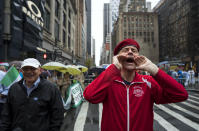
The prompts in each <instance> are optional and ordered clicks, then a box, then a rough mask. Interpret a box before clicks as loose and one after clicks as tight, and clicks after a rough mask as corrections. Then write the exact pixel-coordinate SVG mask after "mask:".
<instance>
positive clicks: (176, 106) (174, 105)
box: [169, 104, 199, 119]
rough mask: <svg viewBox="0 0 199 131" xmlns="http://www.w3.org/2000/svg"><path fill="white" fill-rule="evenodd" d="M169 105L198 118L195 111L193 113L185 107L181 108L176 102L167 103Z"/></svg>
mask: <svg viewBox="0 0 199 131" xmlns="http://www.w3.org/2000/svg"><path fill="white" fill-rule="evenodd" d="M169 105H170V106H172V107H174V108H176V109H178V110H180V111H183V112H184V113H186V114H188V115H191V116H193V117H195V118H198V119H199V115H198V114H196V113H194V112H191V111H189V110H187V109H184V108H182V107H180V106H178V105H176V104H169Z"/></svg>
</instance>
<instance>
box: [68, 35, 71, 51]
mask: <svg viewBox="0 0 199 131" xmlns="http://www.w3.org/2000/svg"><path fill="white" fill-rule="evenodd" d="M68 49H69V50H70V49H71V43H70V36H69V35H68Z"/></svg>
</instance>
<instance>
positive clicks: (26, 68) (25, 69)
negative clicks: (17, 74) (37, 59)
mask: <svg viewBox="0 0 199 131" xmlns="http://www.w3.org/2000/svg"><path fill="white" fill-rule="evenodd" d="M35 70H37V68H34V67H24V68H22V71H24V72H27V71H35Z"/></svg>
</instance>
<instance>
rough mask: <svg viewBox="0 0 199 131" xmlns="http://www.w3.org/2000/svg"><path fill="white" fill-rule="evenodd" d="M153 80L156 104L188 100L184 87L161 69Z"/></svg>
mask: <svg viewBox="0 0 199 131" xmlns="http://www.w3.org/2000/svg"><path fill="white" fill-rule="evenodd" d="M153 78H154V79H155V81H153V85H154V86H152V95H153V98H154V101H155V103H156V104H166V103H175V102H181V101H184V100H186V99H187V98H188V93H187V91H186V90H185V88H184V86H183V85H181V84H180V83H178V82H177V81H176V80H175V79H173V78H172V77H171V76H169V75H168V74H166V73H165V72H164V71H162V70H161V69H159V71H158V73H157V75H156V76H154V77H153Z"/></svg>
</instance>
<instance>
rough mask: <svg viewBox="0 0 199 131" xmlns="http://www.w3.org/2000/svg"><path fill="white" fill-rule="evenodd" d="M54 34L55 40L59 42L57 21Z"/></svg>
mask: <svg viewBox="0 0 199 131" xmlns="http://www.w3.org/2000/svg"><path fill="white" fill-rule="evenodd" d="M54 33H55V39H56V40H59V24H58V22H57V21H55V31H54Z"/></svg>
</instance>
